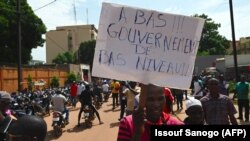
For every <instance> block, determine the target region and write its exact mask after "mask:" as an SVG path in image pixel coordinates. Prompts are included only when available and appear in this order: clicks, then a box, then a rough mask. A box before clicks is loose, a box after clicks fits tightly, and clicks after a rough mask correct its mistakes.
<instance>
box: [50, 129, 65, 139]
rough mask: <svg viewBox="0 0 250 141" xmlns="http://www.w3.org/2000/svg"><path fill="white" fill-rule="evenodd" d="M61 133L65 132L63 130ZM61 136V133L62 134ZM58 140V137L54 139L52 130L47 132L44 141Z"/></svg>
mask: <svg viewBox="0 0 250 141" xmlns="http://www.w3.org/2000/svg"><path fill="white" fill-rule="evenodd" d="M63 132H65V130H63ZM62 134H63V133H62ZM58 138H60V136H59V137H56V136H55V135H54V133H53V130H50V131H48V132H47V136H46V139H45V140H46V141H50V140H53V139H58Z"/></svg>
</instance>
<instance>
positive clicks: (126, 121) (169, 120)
mask: <svg viewBox="0 0 250 141" xmlns="http://www.w3.org/2000/svg"><path fill="white" fill-rule="evenodd" d="M163 117H164V119H165V120H166V125H184V123H183V122H182V121H180V120H178V119H177V118H175V117H172V116H170V115H168V114H166V113H163ZM153 124H154V125H163V124H164V123H163V121H162V120H161V119H159V120H158V121H157V122H156V123H150V122H149V121H148V122H146V123H145V132H144V133H143V134H142V138H141V141H149V140H150V134H149V131H148V130H149V128H147V127H149V125H153ZM146 129H148V130H146ZM133 133H134V124H133V120H132V115H129V116H126V117H124V118H123V119H122V120H121V122H120V126H119V131H118V137H117V141H130V140H131V138H132V136H133Z"/></svg>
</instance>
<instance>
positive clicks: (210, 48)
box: [194, 14, 230, 55]
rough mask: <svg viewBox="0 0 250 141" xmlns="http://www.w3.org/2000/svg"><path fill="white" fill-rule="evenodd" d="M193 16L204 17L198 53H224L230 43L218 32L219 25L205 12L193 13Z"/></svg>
mask: <svg viewBox="0 0 250 141" xmlns="http://www.w3.org/2000/svg"><path fill="white" fill-rule="evenodd" d="M194 17H200V18H203V19H205V24H204V27H203V30H202V35H201V40H200V46H199V49H198V55H225V54H226V53H227V49H228V48H229V47H230V43H229V41H228V40H227V39H226V37H224V36H222V35H220V34H219V32H218V29H219V28H220V27H221V25H220V24H219V23H215V22H214V21H213V20H212V19H211V18H209V17H208V16H207V15H205V14H202V15H197V14H195V15H194Z"/></svg>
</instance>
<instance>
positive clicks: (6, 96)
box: [0, 91, 11, 114]
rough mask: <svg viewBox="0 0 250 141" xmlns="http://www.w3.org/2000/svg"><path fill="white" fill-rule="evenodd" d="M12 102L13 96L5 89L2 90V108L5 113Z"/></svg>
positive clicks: (0, 104) (0, 97) (0, 106)
mask: <svg viewBox="0 0 250 141" xmlns="http://www.w3.org/2000/svg"><path fill="white" fill-rule="evenodd" d="M10 102H11V96H10V94H8V93H7V92H5V91H0V110H1V112H2V113H3V114H4V113H5V111H6V110H7V109H8V108H9V106H10Z"/></svg>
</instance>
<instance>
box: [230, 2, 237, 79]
mask: <svg viewBox="0 0 250 141" xmlns="http://www.w3.org/2000/svg"><path fill="white" fill-rule="evenodd" d="M229 8H230V17H231V28H232V43H233V55H234V69H235V79H236V82H238V81H239V77H238V63H237V50H236V42H235V32H234V15H233V3H232V0H229Z"/></svg>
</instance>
